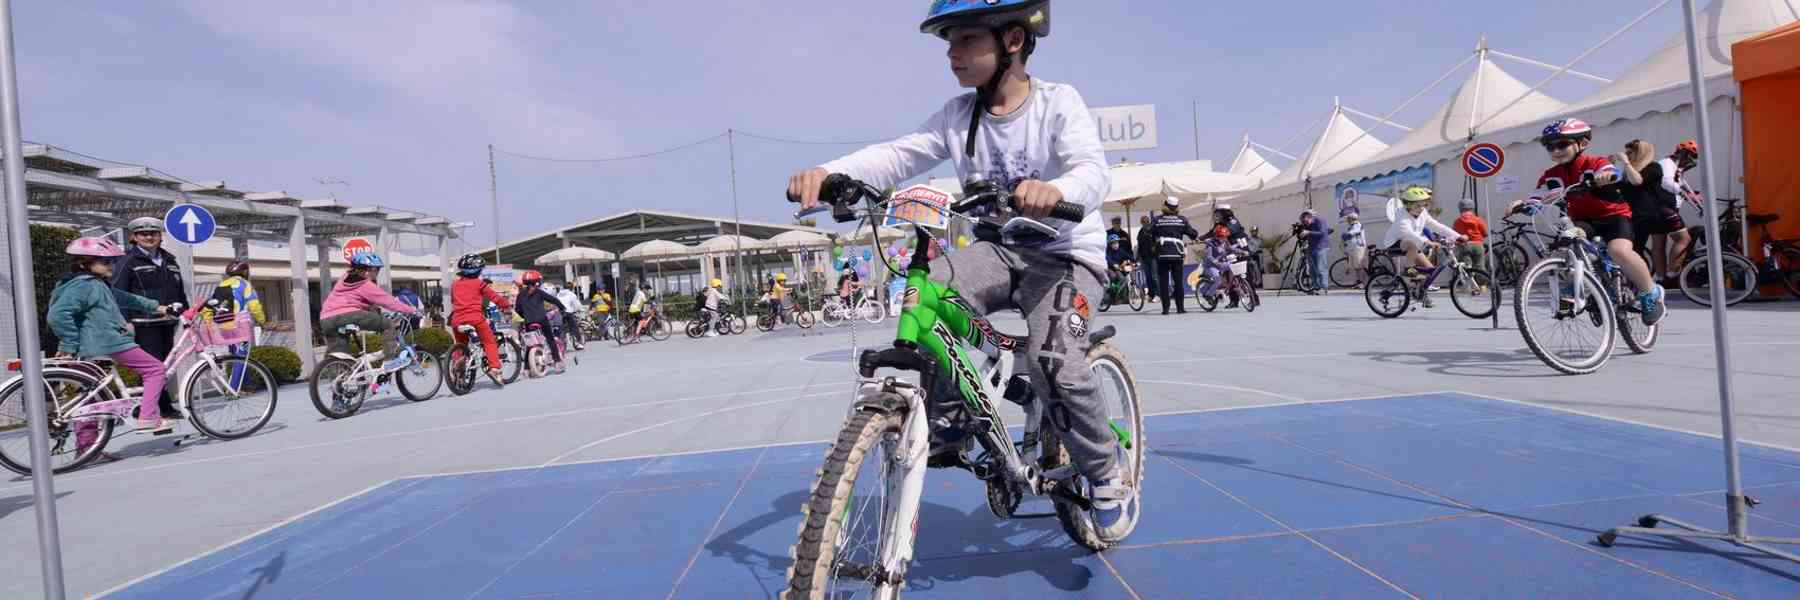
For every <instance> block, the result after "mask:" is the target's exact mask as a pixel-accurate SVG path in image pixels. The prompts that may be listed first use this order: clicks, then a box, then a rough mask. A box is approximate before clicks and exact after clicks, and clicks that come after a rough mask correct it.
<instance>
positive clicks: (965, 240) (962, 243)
mask: <svg viewBox="0 0 1800 600" xmlns="http://www.w3.org/2000/svg"><path fill="white" fill-rule="evenodd" d="M956 247H957V248H958V249H962V248H967V247H969V236H966V235H959V236H956Z"/></svg>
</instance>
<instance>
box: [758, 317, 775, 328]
mask: <svg viewBox="0 0 1800 600" xmlns="http://www.w3.org/2000/svg"><path fill="white" fill-rule="evenodd" d="M756 328H757V329H760V330H763V331H774V330H775V315H774V314H771V313H763V314H760V315H757V316H756Z"/></svg>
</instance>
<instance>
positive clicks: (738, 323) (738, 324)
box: [731, 314, 750, 335]
mask: <svg viewBox="0 0 1800 600" xmlns="http://www.w3.org/2000/svg"><path fill="white" fill-rule="evenodd" d="M749 330H750V321H749V320H748V319H745V318H744V315H738V314H734V315H731V335H741V334H743V333H744V332H746V331H749Z"/></svg>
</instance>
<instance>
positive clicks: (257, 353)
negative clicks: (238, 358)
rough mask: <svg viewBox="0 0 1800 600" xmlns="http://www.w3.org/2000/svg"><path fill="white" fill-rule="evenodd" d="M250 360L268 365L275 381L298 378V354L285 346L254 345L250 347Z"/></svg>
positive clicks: (297, 379)
mask: <svg viewBox="0 0 1800 600" xmlns="http://www.w3.org/2000/svg"><path fill="white" fill-rule="evenodd" d="M250 360H254V361H256V362H259V363H262V365H263V366H265V367H268V368H269V372H270V373H273V374H274V375H275V380H276V381H279V382H282V383H293V382H296V381H299V380H300V368H301V364H300V355H298V354H295V353H294V351H293V350H291V349H289V348H287V347H286V346H256V347H254V348H251V349H250Z"/></svg>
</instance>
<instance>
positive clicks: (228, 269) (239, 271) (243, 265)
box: [225, 258, 250, 277]
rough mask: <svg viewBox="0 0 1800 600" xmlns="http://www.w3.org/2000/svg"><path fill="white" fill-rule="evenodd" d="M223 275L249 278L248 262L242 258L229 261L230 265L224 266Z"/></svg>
mask: <svg viewBox="0 0 1800 600" xmlns="http://www.w3.org/2000/svg"><path fill="white" fill-rule="evenodd" d="M225 274H226V275H238V276H241V277H249V276H250V261H249V260H247V259H242V258H240V259H237V260H234V261H231V264H229V265H226V266H225Z"/></svg>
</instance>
